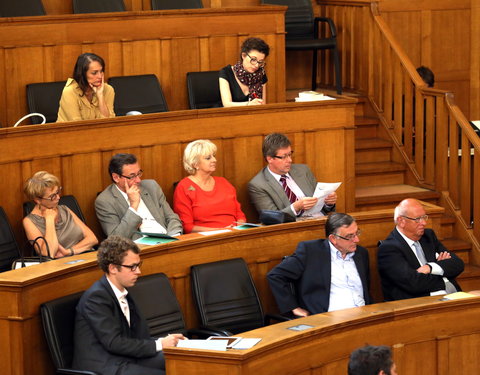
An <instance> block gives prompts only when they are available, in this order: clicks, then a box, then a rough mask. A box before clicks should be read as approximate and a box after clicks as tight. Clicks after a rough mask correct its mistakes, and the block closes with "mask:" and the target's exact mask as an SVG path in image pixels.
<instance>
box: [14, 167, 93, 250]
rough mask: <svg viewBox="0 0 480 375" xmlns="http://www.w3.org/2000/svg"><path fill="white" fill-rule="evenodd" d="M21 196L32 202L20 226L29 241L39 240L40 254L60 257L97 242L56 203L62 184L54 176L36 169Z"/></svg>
mask: <svg viewBox="0 0 480 375" xmlns="http://www.w3.org/2000/svg"><path fill="white" fill-rule="evenodd" d="M24 192H25V195H26V196H27V197H28V199H30V200H31V201H33V202H34V203H35V207H34V208H33V210H32V212H30V214H28V215H27V216H25V218H24V219H23V228H24V229H25V234H26V235H27V238H28V239H29V240H30V241H33V240H35V239H36V238H37V237H39V236H42V237H44V238H45V241H46V242H47V244H48V249H47V245H46V244H45V241H39V242H38V243H39V244H40V245H41V252H42V255H43V256H48V257H51V258H62V257H64V256H69V255H74V254H79V253H82V252H84V251H86V250H90V249H92V247H93V246H95V245H96V244H97V243H98V241H97V238H96V237H95V235H94V234H93V232H92V231H91V230H90V229H89V228H88V227H87V226H86V225H85V224H84V222H83V221H82V220H80V219H79V218H78V216H77V215H75V213H74V212H72V211H71V210H70V209H69V208H68V207H67V206H64V205H59V204H58V202H59V201H60V194H61V192H62V187H61V186H60V182H59V180H58V178H57V177H56V176H54V175H52V174H50V173H48V172H45V171H40V172H37V173H35V174H34V175H33V177H31V178H30V179H28V181H27V182H26V184H25V189H24Z"/></svg>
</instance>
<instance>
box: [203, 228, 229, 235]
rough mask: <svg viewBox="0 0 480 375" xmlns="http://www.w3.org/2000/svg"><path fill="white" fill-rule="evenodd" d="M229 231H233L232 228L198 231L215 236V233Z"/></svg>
mask: <svg viewBox="0 0 480 375" xmlns="http://www.w3.org/2000/svg"><path fill="white" fill-rule="evenodd" d="M228 232H231V230H230V229H219V230H207V231H205V232H198V233H200V234H203V235H204V236H213V235H214V234H220V233H228Z"/></svg>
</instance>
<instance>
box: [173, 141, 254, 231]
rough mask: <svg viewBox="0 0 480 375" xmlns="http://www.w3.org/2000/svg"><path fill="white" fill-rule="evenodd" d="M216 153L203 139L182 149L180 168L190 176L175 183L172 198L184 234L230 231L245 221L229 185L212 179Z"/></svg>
mask: <svg viewBox="0 0 480 375" xmlns="http://www.w3.org/2000/svg"><path fill="white" fill-rule="evenodd" d="M216 152H217V146H215V144H213V143H212V142H210V141H209V140H207V139H199V140H196V141H193V142H190V143H189V144H188V145H187V147H186V148H185V152H184V154H183V166H184V168H185V170H186V171H187V172H188V173H189V174H190V176H188V177H185V178H184V179H182V180H181V181H180V182H179V183H178V185H177V187H176V188H175V193H174V196H173V210H174V211H175V212H176V213H177V214H178V216H180V219H181V220H182V224H183V230H184V232H185V233H190V232H200V231H206V230H215V229H219V228H226V227H227V228H231V227H233V226H235V225H237V224H238V223H244V222H245V221H246V217H245V214H244V213H243V212H242V209H241V206H240V203H239V202H238V200H237V192H236V191H235V188H234V187H233V186H232V184H230V183H229V182H228V181H227V180H226V179H225V178H223V177H216V176H212V174H213V172H215V170H216V167H217V159H216Z"/></svg>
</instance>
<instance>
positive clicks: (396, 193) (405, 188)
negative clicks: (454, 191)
mask: <svg viewBox="0 0 480 375" xmlns="http://www.w3.org/2000/svg"><path fill="white" fill-rule="evenodd" d="M439 197H440V194H439V193H437V192H436V191H433V190H428V189H424V188H420V187H417V186H411V185H405V184H392V185H381V186H365V187H361V186H360V187H357V188H356V189H355V204H356V209H357V210H358V211H365V210H373V209H375V210H377V209H382V208H393V207H395V206H396V205H397V204H398V203H399V202H400V201H401V200H403V199H405V198H416V199H419V200H422V201H426V202H429V203H437V200H438V198H439Z"/></svg>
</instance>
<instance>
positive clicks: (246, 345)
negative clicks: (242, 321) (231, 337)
mask: <svg viewBox="0 0 480 375" xmlns="http://www.w3.org/2000/svg"><path fill="white" fill-rule="evenodd" d="M260 340H261V339H254V338H244V339H241V340H240V341H238V342H237V343H236V344H235V345H234V346H233V348H232V349H241V350H243V349H250V348H251V347H252V346H254V345H257V344H258V343H259V342H260Z"/></svg>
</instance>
